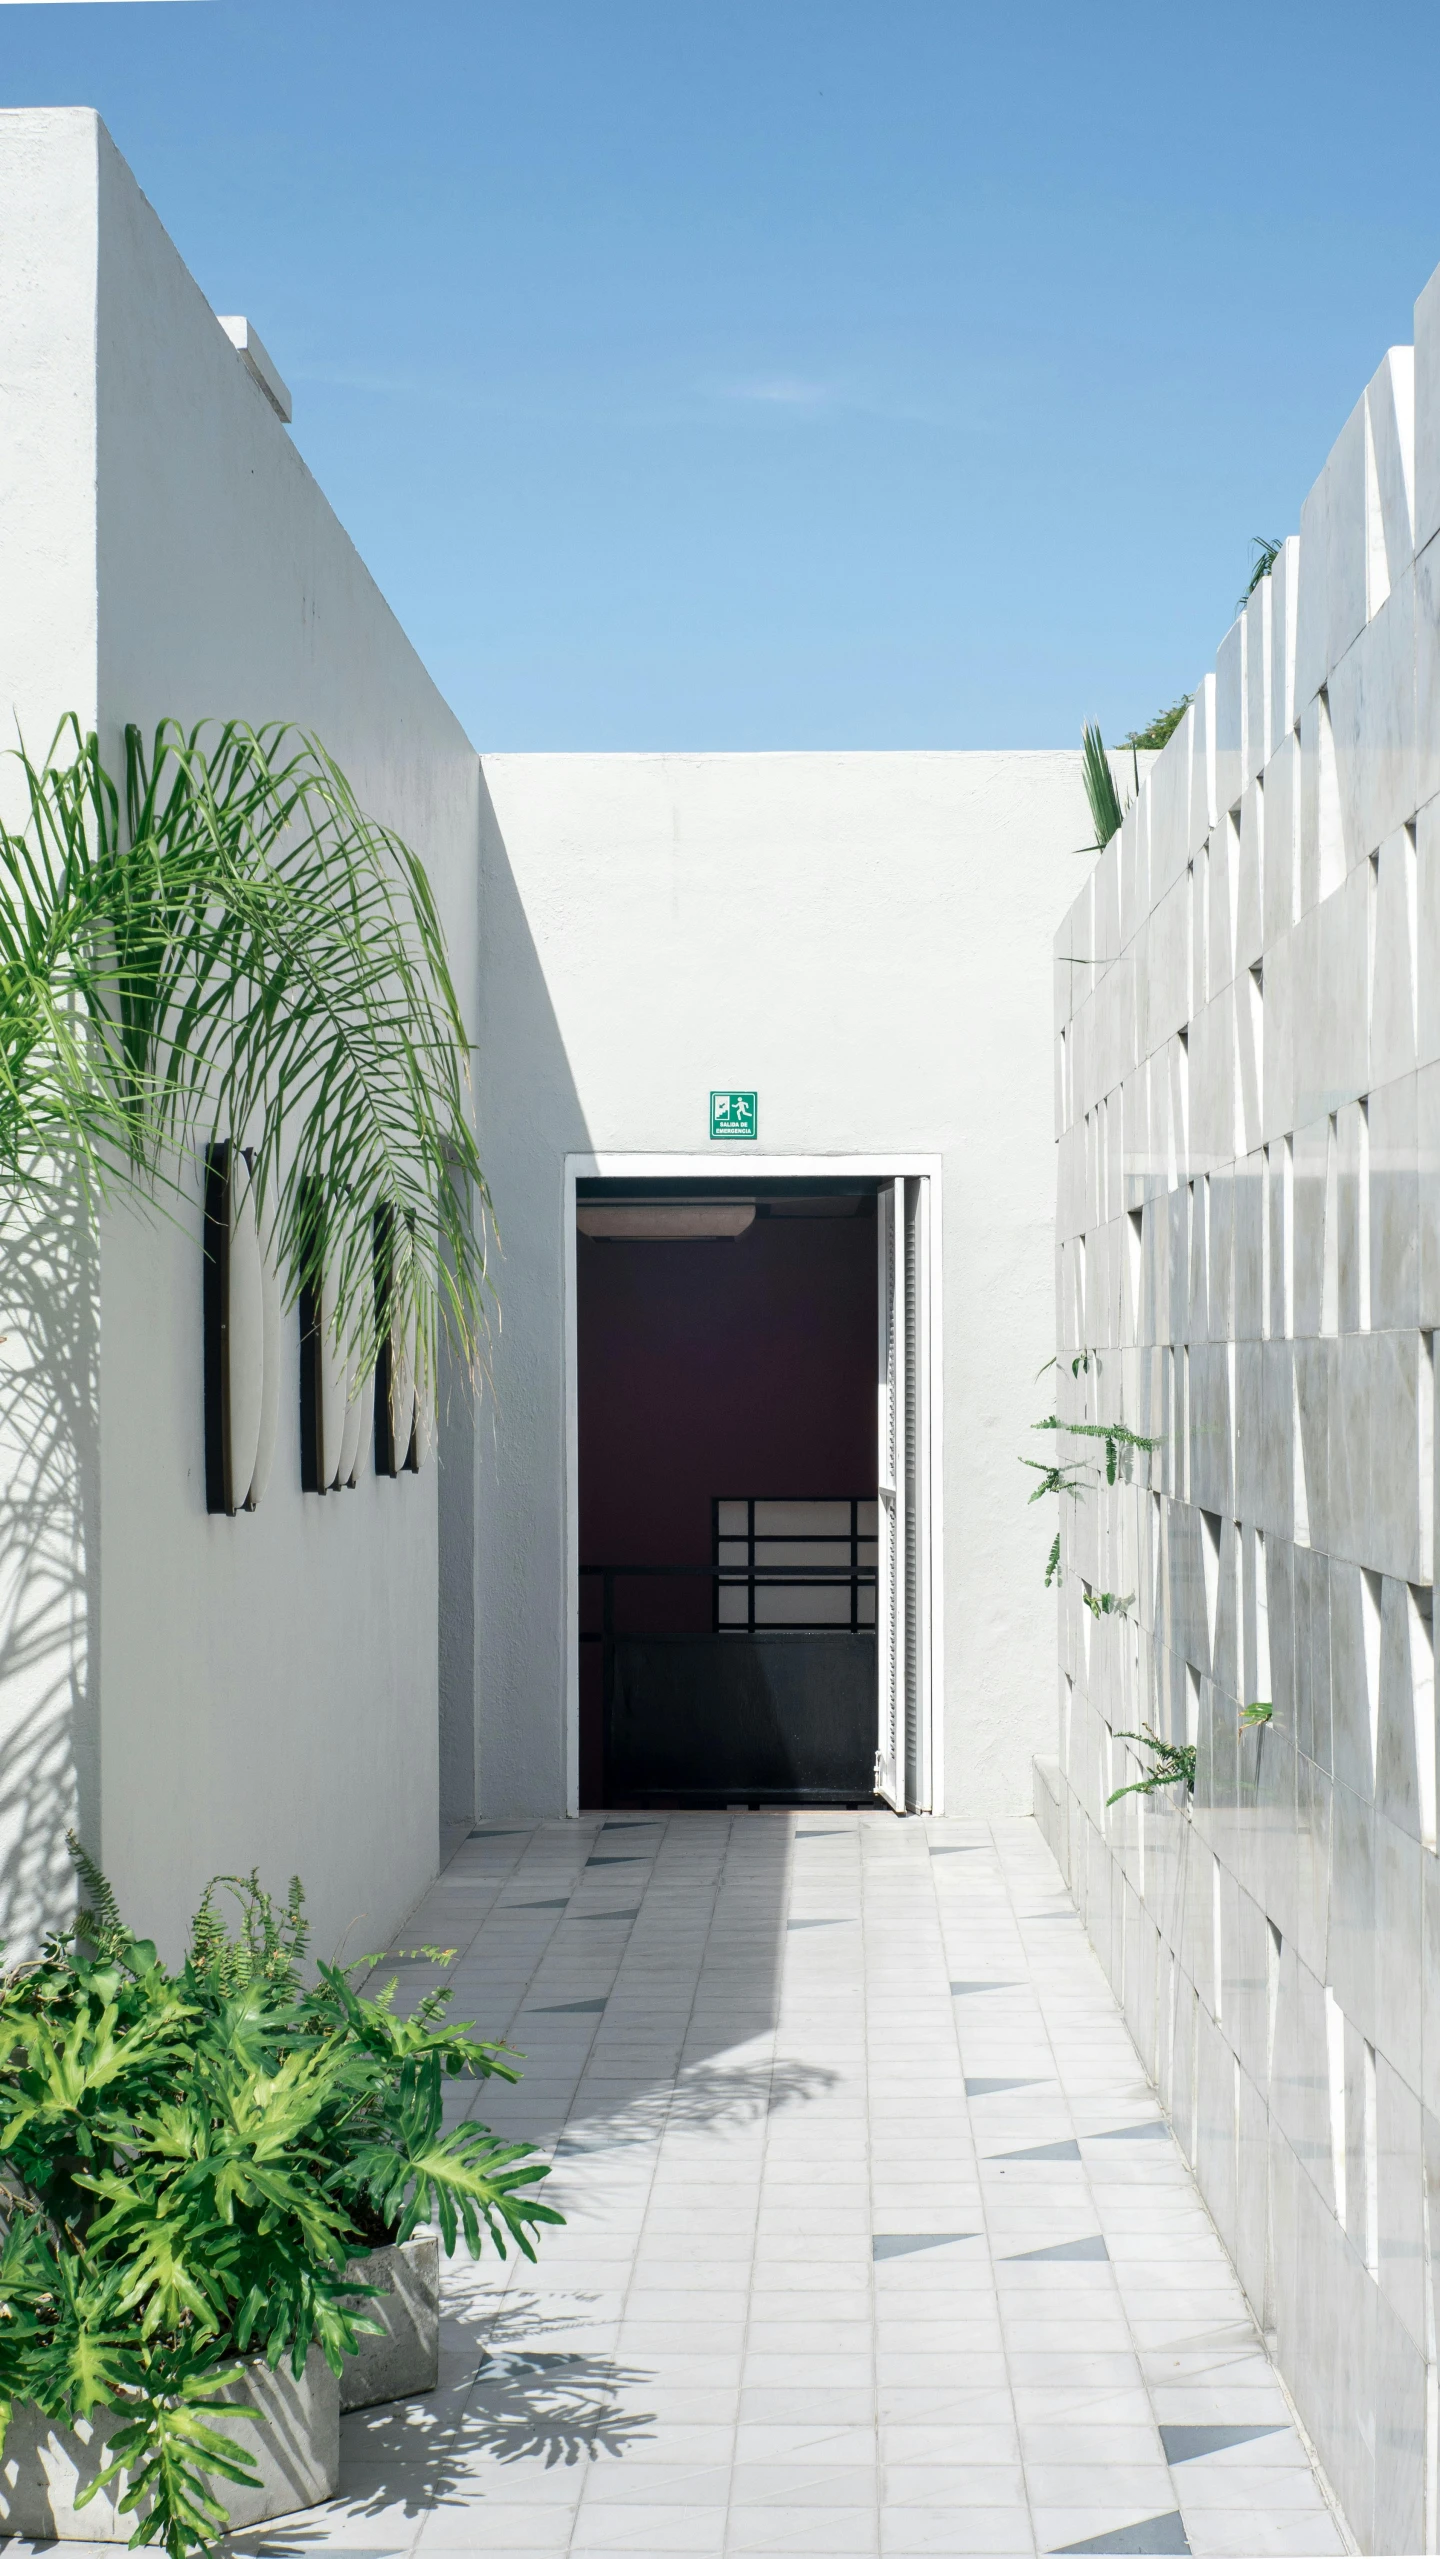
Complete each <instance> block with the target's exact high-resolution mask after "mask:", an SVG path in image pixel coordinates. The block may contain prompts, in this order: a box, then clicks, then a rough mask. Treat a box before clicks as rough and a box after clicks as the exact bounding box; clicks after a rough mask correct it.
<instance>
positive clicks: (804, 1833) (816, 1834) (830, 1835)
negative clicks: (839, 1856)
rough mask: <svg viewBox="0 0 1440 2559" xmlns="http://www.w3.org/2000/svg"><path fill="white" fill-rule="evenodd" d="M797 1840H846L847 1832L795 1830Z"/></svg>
mask: <svg viewBox="0 0 1440 2559" xmlns="http://www.w3.org/2000/svg"><path fill="white" fill-rule="evenodd" d="M795 1836H796V1838H797V1839H848V1838H849V1836H850V1833H849V1831H848V1830H844V1829H841V1830H797V1831H796V1833H795Z"/></svg>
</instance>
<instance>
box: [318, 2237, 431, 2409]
mask: <svg viewBox="0 0 1440 2559" xmlns="http://www.w3.org/2000/svg"><path fill="white" fill-rule="evenodd" d="M348 2272H349V2273H350V2274H351V2276H352V2277H353V2278H354V2280H355V2282H356V2283H357V2284H376V2285H378V2286H379V2287H380V2290H379V2295H378V2298H376V2299H374V2300H371V2301H366V2302H362V2303H361V2304H360V2307H361V2309H363V2311H364V2312H365V2314H366V2317H367V2318H370V2319H382V2320H383V2321H384V2323H385V2327H384V2333H383V2335H381V2336H378V2337H362V2338H361V2340H360V2344H359V2347H358V2349H357V2351H356V2353H354V2354H353V2355H351V2356H349V2357H348V2358H347V2359H346V2364H345V2371H344V2376H343V2378H342V2380H341V2383H340V2405H341V2407H342V2408H374V2407H376V2406H377V2405H378V2404H379V2402H380V2401H381V2400H382V2399H411V2398H413V2397H414V2396H415V2394H416V2392H417V2391H421V2390H433V2389H434V2388H435V2385H436V2383H437V2382H438V2380H439V2378H440V2243H439V2241H438V2240H436V2239H407V2240H406V2242H405V2244H404V2246H403V2247H402V2248H373V2249H372V2250H371V2251H370V2254H369V2255H368V2256H366V2257H352V2258H351V2260H350V2264H349V2268H348Z"/></svg>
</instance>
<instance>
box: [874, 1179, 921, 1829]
mask: <svg viewBox="0 0 1440 2559" xmlns="http://www.w3.org/2000/svg"><path fill="white" fill-rule="evenodd" d="M927 1187H928V1186H927V1184H926V1183H925V1182H923V1181H920V1180H911V1181H895V1182H887V1183H885V1184H884V1186H883V1187H882V1189H881V1192H880V1196H879V1200H878V1202H877V1211H878V1217H877V1226H878V1241H879V1256H880V1268H879V1287H878V1292H877V1295H878V1300H879V1313H880V1323H879V1342H878V1345H877V1347H878V1353H879V1360H878V1367H879V1396H880V1406H879V1417H878V1418H879V1434H878V1436H879V1453H880V1481H879V1496H880V1502H879V1531H880V1534H879V1544H878V1552H877V1554H876V1559H875V1561H876V1582H877V1589H876V1593H875V1623H876V1629H877V1636H878V1641H877V1645H876V1652H877V1656H878V1663H877V1667H878V1673H879V1678H878V1687H879V1697H878V1709H879V1711H878V1729H877V1733H876V1742H875V1792H876V1794H877V1795H879V1796H880V1798H881V1800H882V1801H883V1802H884V1803H887V1804H893V1806H894V1808H895V1810H896V1812H897V1813H903V1812H905V1811H907V1810H908V1811H911V1812H919V1811H924V1810H927V1809H928V1807H929V1802H930V1752H929V1747H928V1744H929V1718H928V1714H927V1711H926V1709H927V1690H928V1684H929V1662H928V1658H927V1646H926V1629H927V1625H928V1619H929V1602H930V1591H929V1572H928V1541H927V1538H926V1534H925V1514H926V1504H925V1490H926V1481H927V1475H928V1467H929V1409H928V1396H927V1393H926V1377H925V1360H924V1345H925V1341H926V1338H927V1330H928V1327H927V1310H926V1305H925V1267H926V1249H927V1237H926V1233H925V1216H926V1209H927V1206H928V1203H927V1200H926V1196H925V1194H926V1190H927Z"/></svg>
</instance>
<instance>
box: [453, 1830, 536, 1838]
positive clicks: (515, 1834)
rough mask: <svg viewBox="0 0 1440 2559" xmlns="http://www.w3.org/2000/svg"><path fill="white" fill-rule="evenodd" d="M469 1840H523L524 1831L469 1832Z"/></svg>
mask: <svg viewBox="0 0 1440 2559" xmlns="http://www.w3.org/2000/svg"><path fill="white" fill-rule="evenodd" d="M465 1836H466V1838H467V1839H523V1838H524V1836H525V1833H524V1831H523V1830H467V1832H466V1833H465Z"/></svg>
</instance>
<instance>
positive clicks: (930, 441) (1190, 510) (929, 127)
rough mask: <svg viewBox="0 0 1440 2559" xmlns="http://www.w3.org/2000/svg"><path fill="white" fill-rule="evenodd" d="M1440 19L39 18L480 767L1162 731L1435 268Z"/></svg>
mask: <svg viewBox="0 0 1440 2559" xmlns="http://www.w3.org/2000/svg"><path fill="white" fill-rule="evenodd" d="M1437 93H1440V12H1437V10H1436V9H1435V7H1434V5H1433V0H1428V5H1425V6H1421V5H1413V6H1412V5H1409V0H1372V5H1371V7H1370V8H1369V9H1368V10H1365V11H1363V12H1362V11H1360V10H1359V9H1357V8H1356V7H1355V6H1354V0H1349V4H1348V5H1346V6H1344V7H1341V6H1338V5H1332V0H1308V4H1307V5H1303V6H1302V5H1292V0H1263V4H1262V5H1260V6H1257V5H1256V0H1245V5H1243V6H1241V5H1235V0H1212V5H1211V6H1210V7H1208V8H1207V9H1205V10H1201V11H1184V12H1181V11H1173V10H1171V11H1166V10H1161V9H1156V8H1155V7H1154V6H1153V5H1151V6H1148V7H1146V8H1143V9H1142V8H1140V7H1138V6H1136V7H1131V6H1125V5H1104V0H1102V5H1100V6H1099V7H1092V8H1091V9H1089V10H1078V9H1076V8H1075V7H1074V6H1073V4H1072V5H1066V6H1058V5H1052V0H1043V5H1038V6H1032V7H1028V8H1027V7H1024V6H1019V5H1014V0H1012V5H1011V6H1010V7H1008V8H997V7H995V6H994V5H993V0H991V5H988V6H986V7H983V8H982V7H978V6H976V7H972V6H970V5H969V0H506V5H503V6H498V5H493V0H126V5H114V4H113V0H100V4H99V5H92V4H91V0H76V4H75V5H41V4H40V0H34V5H30V4H29V0H21V5H7V6H5V7H4V9H3V12H0V97H3V102H4V103H5V104H7V105H21V104H28V103H40V102H43V103H65V104H76V103H83V104H89V105H94V106H97V107H98V108H99V109H100V110H101V112H102V113H103V115H104V116H105V118H106V121H107V123H108V124H109V126H110V129H111V131H112V133H113V134H114V136H115V139H116V141H117V142H118V144H119V146H120V148H121V150H122V151H123V152H124V153H125V155H126V157H127V158H128V159H129V161H130V163H131V165H132V166H133V168H134V169H135V171H136V174H137V176H138V177H139V180H140V183H141V185H142V186H143V187H144V189H145V191H146V193H147V194H148V195H149V197H150V199H151V201H152V203H153V204H154V205H155V206H156V208H157V210H158V212H159V213H160V215H161V217H162V219H163V220H164V222H165V224H166V225H167V227H168V229H169V230H170V232H171V234H172V236H173V238H174V239H175V241H176V243H177V245H178V246H179V248H180V250H181V252H182V254H183V256H184V257H185V258H186V260H187V262H188V263H189V265H190V266H191V268H192V269H193V270H194V272H195V274H196V275H197V277H198V278H199V281H200V283H201V285H202V287H203V289H204V290H205V292H206V293H207V294H208V295H209V297H210V299H211V301H212V302H213V303H214V304H215V306H216V308H217V309H219V310H223V311H232V310H233V311H244V312H246V313H247V314H248V315H249V317H250V318H251V320H252V321H253V322H254V324H255V326H256V327H257V328H258V329H259V331H260V333H261V335H262V337H263V338H264V339H265V340H266V342H267V344H268V345H269V347H270V350H271V352H272V354H273V355H274V357H275V359H276V362H277V363H278V365H279V367H280V370H281V371H282V373H283V374H284V375H285V376H286V378H287V380H288V381H289V383H290V385H291V388H292V391H293V393H294V397H295V429H294V432H295V438H296V441H297V443H298V444H299V446H300V448H301V450H302V451H303V453H304V454H305V456H306V458H307V460H308V461H309V462H310V464H311V466H312V468H313V469H314V470H315V472H316V474H317V476H318V478H319V479H320V481H321V483H322V485H323V486H324V488H325V489H326V491H327V492H328V494H329V496H330V498H331V500H332V501H333V503H334V505H335V506H336V508H337V510H338V512H339V514H340V516H341V517H342V519H343V520H344V522H345V523H346V525H347V526H348V527H349V529H350V531H351V533H352V534H353V536H354V538H355V540H356V542H357V543H358V544H359V547H360V549H361V550H362V552H363V553H364V555H365V557H366V559H367V560H368V561H369V563H370V565H371V567H372V568H373V570H374V571H375V574H376V575H377V577H378V578H379V580H380V583H381V584H382V586H383V587H384V588H385V590H386V592H387V594H388V595H389V597H390V598H391V601H392V602H393V604H394V606H395V608H396V610H397V612H398V613H399V615H400V617H401V619H402V621H403V622H404V623H405V625H406V627H407V629H408V630H409V631H410V633H411V635H412V637H413V638H414V640H415V642H416V644H417V646H418V647H419V649H420V651H421V653H422V654H423V656H424V657H425V659H426V661H427V663H428V665H429V666H430V667H431V669H432V671H433V673H434V675H435V677H436V679H437V681H438V682H439V683H440V685H441V686H442V688H443V689H444V691H445V692H446V693H447V694H448V696H449V698H450V699H451V701H452V702H453V703H454V705H455V707H456V709H457V710H458V712H459V713H460V715H461V717H462V718H463V719H464V721H465V723H466V726H467V728H468V729H469V731H470V733H471V735H472V736H473V737H474V738H475V740H476V742H477V743H478V744H480V745H481V746H485V747H495V748H507V747H508V748H539V747H545V748H556V747H573V748H579V747H597V748H607V747H627V746H628V747H677V748H683V747H720V748H724V747H777V746H778V747H783V746H796V747H802V746H811V747H820V746H826V747H833V746H843V745H852V746H864V747H896V746H936V747H974V746H1053V745H1072V744H1074V743H1075V742H1076V740H1077V738H1078V733H1079V729H1080V724H1081V721H1082V720H1083V719H1085V718H1086V717H1090V716H1094V717H1098V718H1099V719H1100V720H1101V721H1102V723H1103V725H1104V726H1105V729H1106V732H1107V734H1108V735H1110V736H1112V737H1113V736H1118V735H1119V734H1121V733H1122V732H1123V731H1124V730H1125V729H1127V728H1128V727H1130V726H1131V725H1132V724H1134V723H1137V722H1140V721H1143V720H1144V719H1146V718H1147V717H1148V716H1149V715H1150V714H1151V713H1152V712H1153V711H1155V710H1156V709H1158V708H1159V707H1160V706H1161V705H1162V704H1164V703H1166V702H1168V701H1170V700H1171V699H1172V698H1173V697H1174V696H1175V695H1176V694H1177V693H1179V692H1181V691H1184V690H1187V689H1188V688H1189V687H1190V685H1192V684H1193V683H1194V681H1195V679H1196V676H1197V674H1198V673H1199V672H1200V671H1202V670H1203V668H1204V667H1205V666H1206V665H1208V663H1209V662H1210V659H1211V656H1212V655H1213V651H1214V647H1215V643H1216V641H1217V640H1218V638H1219V637H1220V635H1221V633H1222V632H1223V630H1224V627H1225V625H1226V623H1227V622H1228V620H1229V618H1230V615H1231V612H1232V609H1233V605H1234V600H1235V597H1236V595H1237V593H1238V591H1239V590H1240V588H1241V586H1242V585H1243V584H1244V581H1245V576H1246V572H1247V567H1248V554H1249V542H1250V537H1251V535H1252V534H1256V533H1267V534H1277V535H1278V534H1283V533H1285V532H1287V531H1290V530H1293V529H1294V527H1295V525H1296V522H1297V519H1298V515H1299V507H1300V501H1301V498H1302V496H1303V495H1304V492H1305V490H1306V488H1307V487H1308V486H1309V484H1310V481H1311V480H1312V479H1313V477H1314V475H1315V473H1316V471H1317V470H1318V468H1319V466H1320V464H1321V463H1322V462H1323V460H1324V457H1325V454H1326V452H1327V450H1328V448H1329V445H1330V444H1331V442H1332V441H1333V439H1334V436H1335V434H1336V433H1337V431H1338V429H1339V427H1340V425H1341V424H1342V422H1343V420H1344V417H1345V415H1346V413H1347V411H1348V410H1349V408H1350V407H1351V406H1352V404H1353V402H1354V400H1355V398H1356V396H1357V395H1358V393H1359V391H1360V390H1361V388H1362V387H1363V384H1364V382H1365V381H1366V379H1367V378H1368V376H1369V375H1370V373H1371V372H1372V371H1373V369H1374V367H1375V365H1376V363H1377V362H1378V360H1379V358H1380V356H1381V354H1382V353H1383V351H1384V349H1385V347H1386V346H1387V345H1389V344H1391V343H1393V342H1394V341H1396V340H1399V339H1408V338H1409V337H1410V336H1411V334H1412V320H1411V306H1412V304H1413V301H1414V298H1415V295H1416V294H1417V293H1418V291H1419V289H1420V287H1421V286H1422V284H1423V283H1424V281H1425V279H1426V277H1427V275H1428V274H1429V273H1430V271H1431V269H1432V267H1434V266H1435V265H1436V264H1437V263H1440V162H1437V158H1436V154H1435V152H1434V150H1433V148H1432V147H1431V145H1432V141H1433V131H1434V124H1435V110H1436V104H1437Z"/></svg>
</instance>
